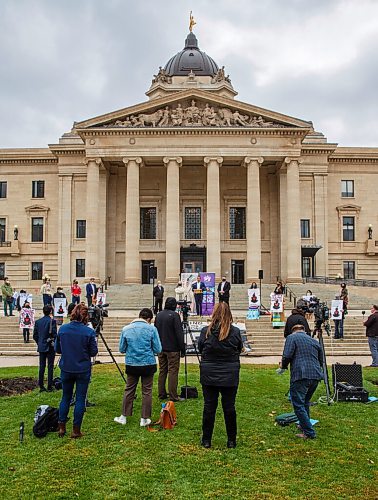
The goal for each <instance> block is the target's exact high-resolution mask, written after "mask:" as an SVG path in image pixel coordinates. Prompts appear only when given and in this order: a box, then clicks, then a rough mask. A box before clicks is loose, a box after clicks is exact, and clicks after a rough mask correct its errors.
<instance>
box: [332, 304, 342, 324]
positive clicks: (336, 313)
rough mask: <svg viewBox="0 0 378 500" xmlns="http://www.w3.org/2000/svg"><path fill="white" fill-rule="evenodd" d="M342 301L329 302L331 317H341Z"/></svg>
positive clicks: (339, 318) (338, 318) (337, 318)
mask: <svg viewBox="0 0 378 500" xmlns="http://www.w3.org/2000/svg"><path fill="white" fill-rule="evenodd" d="M343 311H344V303H343V301H342V300H333V301H332V304H331V318H332V319H336V320H341V319H343Z"/></svg>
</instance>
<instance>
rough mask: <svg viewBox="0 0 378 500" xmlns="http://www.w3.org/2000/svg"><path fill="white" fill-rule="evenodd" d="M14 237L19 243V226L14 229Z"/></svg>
mask: <svg viewBox="0 0 378 500" xmlns="http://www.w3.org/2000/svg"><path fill="white" fill-rule="evenodd" d="M13 235H14V240H15V241H17V240H18V226H17V225H15V226H14V228H13Z"/></svg>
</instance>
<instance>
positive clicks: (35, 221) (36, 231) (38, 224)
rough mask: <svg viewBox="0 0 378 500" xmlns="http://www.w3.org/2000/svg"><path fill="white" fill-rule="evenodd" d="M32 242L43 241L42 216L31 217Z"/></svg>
mask: <svg viewBox="0 0 378 500" xmlns="http://www.w3.org/2000/svg"><path fill="white" fill-rule="evenodd" d="M31 240H32V241H34V242H40V241H43V217H33V218H32V237H31Z"/></svg>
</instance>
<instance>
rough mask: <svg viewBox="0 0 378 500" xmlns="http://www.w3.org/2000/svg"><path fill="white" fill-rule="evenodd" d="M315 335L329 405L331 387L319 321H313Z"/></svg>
mask: <svg viewBox="0 0 378 500" xmlns="http://www.w3.org/2000/svg"><path fill="white" fill-rule="evenodd" d="M326 332H327V334H328V335H329V333H328V331H327V328H326ZM315 335H317V336H318V339H319V344H320V348H321V350H322V357H323V373H324V385H325V388H326V397H327V404H328V406H329V405H330V404H331V388H330V385H329V377H328V367H327V358H326V353H325V348H324V341H323V330H322V323H320V324H318V323H315V328H314V331H313V332H312V336H313V337H315Z"/></svg>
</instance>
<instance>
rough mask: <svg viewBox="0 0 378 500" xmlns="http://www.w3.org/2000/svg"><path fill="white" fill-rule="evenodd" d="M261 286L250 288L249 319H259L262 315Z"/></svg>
mask: <svg viewBox="0 0 378 500" xmlns="http://www.w3.org/2000/svg"><path fill="white" fill-rule="evenodd" d="M260 305H261V299H260V288H252V289H251V288H250V289H249V290H248V312H247V319H259V317H260Z"/></svg>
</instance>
